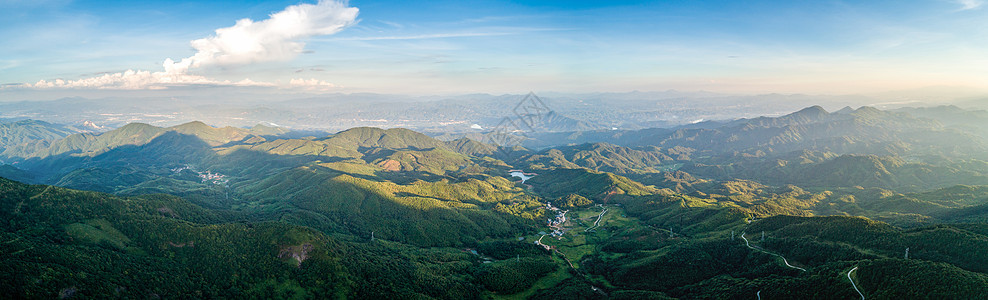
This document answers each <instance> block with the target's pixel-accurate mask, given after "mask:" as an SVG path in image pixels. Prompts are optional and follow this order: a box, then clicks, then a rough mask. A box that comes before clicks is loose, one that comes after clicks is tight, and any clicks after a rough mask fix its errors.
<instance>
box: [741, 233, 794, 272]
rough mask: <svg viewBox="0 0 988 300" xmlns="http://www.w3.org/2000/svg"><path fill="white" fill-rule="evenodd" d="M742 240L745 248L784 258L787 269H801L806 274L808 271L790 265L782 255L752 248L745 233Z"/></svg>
mask: <svg viewBox="0 0 988 300" xmlns="http://www.w3.org/2000/svg"><path fill="white" fill-rule="evenodd" d="M741 238H742V239H744V245H745V246H748V248H751V249H754V250H758V251H761V252H765V253H768V254H771V255H775V256H778V257H780V258H782V262H783V263H785V264H786V266H787V267H790V268H793V269H799V270H800V271H804V272H805V271H806V269H803V268H800V267H797V266H794V265H790V264H789V261H788V260H786V258H785V257H783V256H782V255H779V254H775V253H772V252H768V251H765V250H762V249H761V248H756V247H752V246H751V243H748V238H745V237H744V232H742V233H741Z"/></svg>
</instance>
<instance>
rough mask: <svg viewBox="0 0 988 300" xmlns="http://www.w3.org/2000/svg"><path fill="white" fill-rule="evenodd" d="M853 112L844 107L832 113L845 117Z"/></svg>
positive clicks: (848, 107)
mask: <svg viewBox="0 0 988 300" xmlns="http://www.w3.org/2000/svg"><path fill="white" fill-rule="evenodd" d="M853 112H854V109H853V108H851V107H850V106H845V107H844V108H841V109H840V110H838V111H835V112H834V113H835V114H842V115H847V114H850V113H853Z"/></svg>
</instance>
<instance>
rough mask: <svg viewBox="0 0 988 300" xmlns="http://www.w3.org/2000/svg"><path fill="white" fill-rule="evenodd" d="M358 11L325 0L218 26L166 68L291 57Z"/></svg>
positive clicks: (348, 21) (353, 17)
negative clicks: (192, 50)
mask: <svg viewBox="0 0 988 300" xmlns="http://www.w3.org/2000/svg"><path fill="white" fill-rule="evenodd" d="M357 12H358V9H357V8H356V7H347V4H346V3H344V2H337V1H326V0H321V1H319V3H317V4H299V5H293V6H289V7H287V8H285V10H283V11H281V12H278V13H275V14H272V15H271V18H269V19H267V20H263V21H259V22H254V21H252V20H250V19H242V20H240V21H237V23H236V24H235V25H233V26H231V27H226V28H220V29H217V30H216V35H215V36H211V37H208V38H203V39H198V40H194V41H192V42H191V44H192V48H195V49H196V54H195V55H193V56H190V57H187V58H183V59H182V60H180V61H178V62H175V61H172V60H171V59H170V58H169V59H167V60H165V63H164V67H165V71H166V72H185V71H187V70H188V69H190V68H198V67H203V66H209V65H241V64H249V63H254V62H262V61H279V60H288V59H291V58H294V57H295V56H296V55H298V54H299V53H301V52H302V51H303V49H304V47H305V43H304V42H302V41H301V40H302V39H305V38H309V37H312V36H317V35H330V34H334V33H337V32H339V31H340V30H343V28H345V27H347V26H349V25H352V24H354V23H355V22H356V19H357Z"/></svg>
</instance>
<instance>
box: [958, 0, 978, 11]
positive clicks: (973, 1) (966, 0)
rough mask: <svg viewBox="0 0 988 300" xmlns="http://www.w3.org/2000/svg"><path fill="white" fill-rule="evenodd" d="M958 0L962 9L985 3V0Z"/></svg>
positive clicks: (974, 7) (976, 6)
mask: <svg viewBox="0 0 988 300" xmlns="http://www.w3.org/2000/svg"><path fill="white" fill-rule="evenodd" d="M956 2H957V4H960V5H961V10H969V9H976V8H979V7H981V5H984V4H985V1H984V0H957V1H956Z"/></svg>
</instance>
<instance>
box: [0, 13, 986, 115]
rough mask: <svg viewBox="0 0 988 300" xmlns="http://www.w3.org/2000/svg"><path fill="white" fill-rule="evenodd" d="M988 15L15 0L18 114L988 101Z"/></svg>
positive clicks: (11, 21) (7, 58)
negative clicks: (402, 102) (127, 95)
mask: <svg viewBox="0 0 988 300" xmlns="http://www.w3.org/2000/svg"><path fill="white" fill-rule="evenodd" d="M986 4H988V3H986V0H960V1H953V0H925V1H800V0H791V1H688V0H683V1H446V0H437V1H422V2H417V1H369V0H368V1H359V0H353V1H350V2H339V1H313V0H303V1H119V2H115V1H71V0H0V41H3V46H0V85H2V86H0V100H10V99H4V98H5V96H4V94H7V95H8V96H9V95H14V94H16V93H15V92H24V91H35V92H37V93H35V94H32V95H42V96H43V95H44V93H45V92H52V93H54V92H56V91H57V92H58V94H59V95H65V94H71V93H79V94H86V95H98V94H99V93H101V92H106V93H111V92H114V91H117V92H119V91H146V90H181V91H183V92H185V93H194V92H195V91H196V90H206V89H210V88H215V87H225V88H231V87H233V88H236V87H244V88H247V87H251V88H264V89H268V90H273V91H282V92H286V93H296V92H297V93H362V92H373V93H389V94H413V95H427V94H463V93H492V94H498V93H526V92H528V91H555V92H627V91H660V90H668V89H676V90H687V91H691V90H704V91H714V92H725V93H811V94H855V93H879V92H886V91H897V90H911V89H920V88H929V87H956V88H964V89H975V90H988V51H986V50H985V49H988V5H986ZM39 93H40V94H39ZM21 94H22V93H21ZM18 95H20V94H18ZM11 97H13V96H11ZM39 97H40V96H39Z"/></svg>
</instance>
